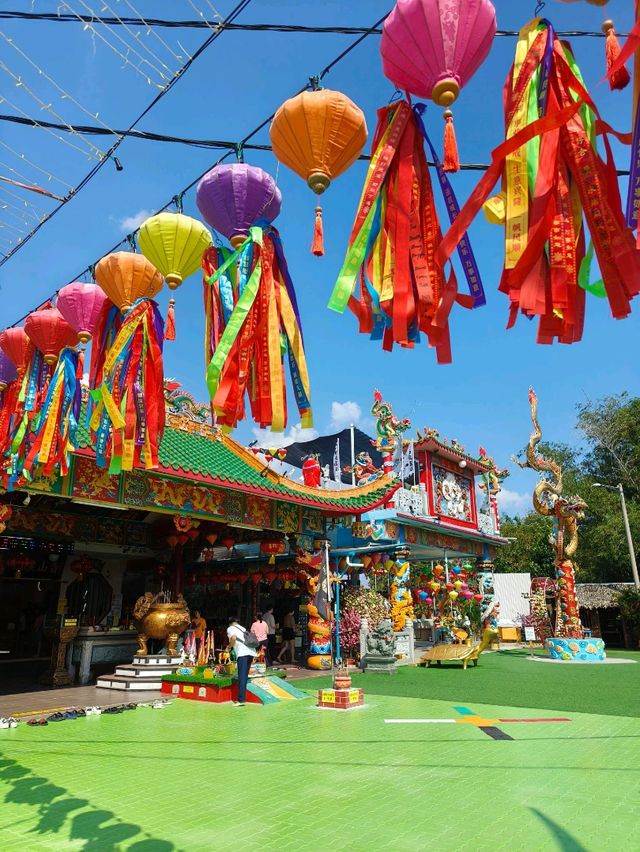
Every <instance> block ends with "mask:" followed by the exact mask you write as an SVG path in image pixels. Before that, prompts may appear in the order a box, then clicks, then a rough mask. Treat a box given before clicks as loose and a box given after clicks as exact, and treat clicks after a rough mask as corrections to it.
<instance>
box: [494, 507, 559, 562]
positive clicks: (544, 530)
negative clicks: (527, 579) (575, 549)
mask: <svg viewBox="0 0 640 852" xmlns="http://www.w3.org/2000/svg"><path fill="white" fill-rule="evenodd" d="M552 532H553V524H552V521H551V519H550V518H545V517H543V516H542V515H538V513H537V512H529V514H528V515H525V517H524V518H510V517H508V516H507V517H504V518H502V520H501V521H500V535H502V536H503V537H504V538H510V539H513V540H512V541H511V544H510V545H509V546H508V547H501V548H500V549H499V550H498V553H497V556H496V558H495V560H494V565H495V569H496V571H498V572H500V573H505V574H517V573H526V572H529V573H530V574H531V576H532V577H552V576H553V575H554V572H555V569H554V564H553V547H552V546H551V544H550V542H549V537H550V536H551V534H552Z"/></svg>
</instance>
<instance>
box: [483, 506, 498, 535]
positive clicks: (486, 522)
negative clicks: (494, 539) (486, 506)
mask: <svg viewBox="0 0 640 852" xmlns="http://www.w3.org/2000/svg"><path fill="white" fill-rule="evenodd" d="M478 529H479V530H480V532H481V533H484V534H485V535H497V534H498V531H497V529H496V524H495V521H494V519H493V515H490V514H488V513H487V512H478Z"/></svg>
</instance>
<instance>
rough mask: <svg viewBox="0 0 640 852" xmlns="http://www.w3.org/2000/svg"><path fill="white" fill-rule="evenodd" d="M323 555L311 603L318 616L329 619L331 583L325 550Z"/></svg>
mask: <svg viewBox="0 0 640 852" xmlns="http://www.w3.org/2000/svg"><path fill="white" fill-rule="evenodd" d="M323 556H324V558H323V560H322V562H323V565H322V571H321V572H320V576H319V577H318V585H317V588H316V595H315V598H314V599H313V603H314V606H315V608H316V609H317V610H318V614H319V615H320V617H321V618H324V620H325V621H330V620H331V607H330V606H329V603H330V601H331V584H330V582H329V555H328V553H327V551H326V550H325V552H324V554H323Z"/></svg>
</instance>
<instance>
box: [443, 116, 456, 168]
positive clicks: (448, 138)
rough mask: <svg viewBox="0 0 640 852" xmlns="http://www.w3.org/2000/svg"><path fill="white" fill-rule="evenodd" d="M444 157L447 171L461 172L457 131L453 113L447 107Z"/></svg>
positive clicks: (444, 165) (444, 166)
mask: <svg viewBox="0 0 640 852" xmlns="http://www.w3.org/2000/svg"><path fill="white" fill-rule="evenodd" d="M443 116H444V158H443V162H442V168H443V169H444V170H445V172H459V171H460V159H459V157H458V143H457V142H456V131H455V128H454V126H453V113H452V112H451V110H450V109H445V111H444V113H443Z"/></svg>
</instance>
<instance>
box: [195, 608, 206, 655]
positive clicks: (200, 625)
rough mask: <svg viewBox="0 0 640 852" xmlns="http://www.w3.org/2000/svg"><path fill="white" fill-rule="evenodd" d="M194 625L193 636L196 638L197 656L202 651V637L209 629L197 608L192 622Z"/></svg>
mask: <svg viewBox="0 0 640 852" xmlns="http://www.w3.org/2000/svg"><path fill="white" fill-rule="evenodd" d="M191 625H192V627H193V636H194V638H195V640H196V657H197V656H198V654H199V653H200V645H201V643H202V639H203V637H204V634H205V631H206V629H207V622H206V621H205V619H204V618H203V617H202V615H201V614H200V610H199V609H197V610H196V611H195V612H194V614H193V621H192V622H191Z"/></svg>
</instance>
